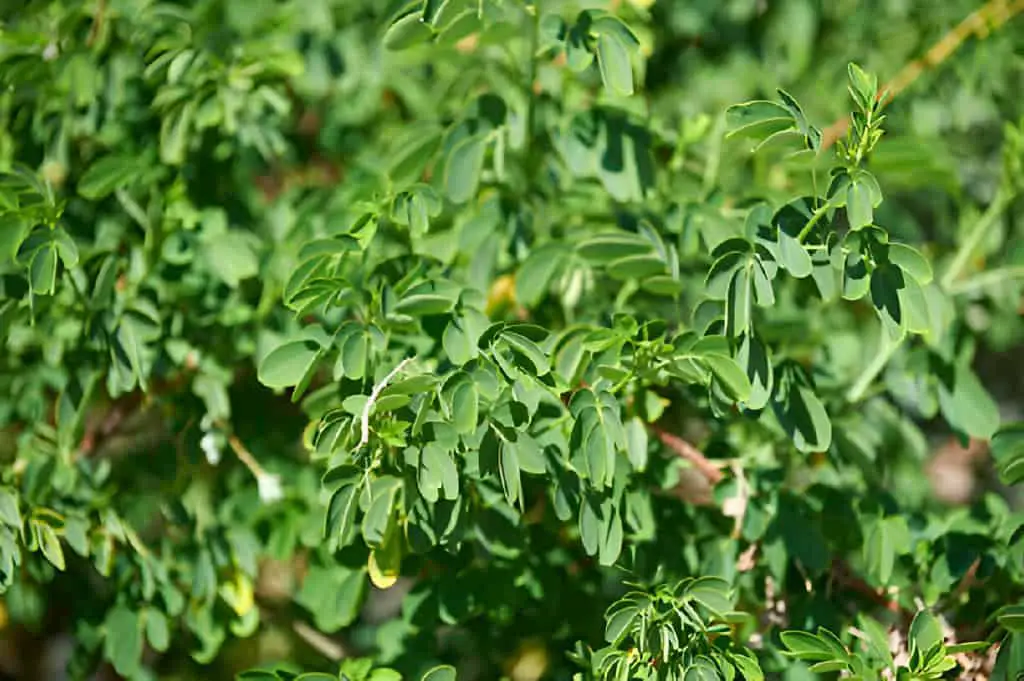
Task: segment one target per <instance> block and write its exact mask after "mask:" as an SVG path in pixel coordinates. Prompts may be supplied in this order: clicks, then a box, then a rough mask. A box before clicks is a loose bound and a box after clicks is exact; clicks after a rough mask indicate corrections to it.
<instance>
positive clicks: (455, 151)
mask: <svg viewBox="0 0 1024 681" xmlns="http://www.w3.org/2000/svg"><path fill="white" fill-rule="evenodd" d="M486 151H487V137H486V136H485V135H483V134H478V135H471V136H470V137H467V138H465V139H461V140H459V141H458V142H456V143H455V146H453V147H452V150H451V152H449V154H448V162H447V164H446V165H445V169H444V185H445V191H446V192H447V193H448V198H449V199H451V201H452V203H465V202H466V201H469V200H470V199H471V198H473V197H474V196H476V192H477V187H478V186H479V185H480V174H481V173H482V172H483V167H484V154H485V153H486Z"/></svg>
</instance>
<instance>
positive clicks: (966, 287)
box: [947, 266, 1024, 296]
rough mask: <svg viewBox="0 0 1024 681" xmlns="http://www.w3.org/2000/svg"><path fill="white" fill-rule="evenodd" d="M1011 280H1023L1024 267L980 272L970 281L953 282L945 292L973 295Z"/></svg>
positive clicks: (956, 294) (957, 294)
mask: <svg viewBox="0 0 1024 681" xmlns="http://www.w3.org/2000/svg"><path fill="white" fill-rule="evenodd" d="M1011 279H1024V266H1018V267H1000V268H999V269H995V270H989V271H988V272H980V273H979V274H976V275H975V276H973V277H971V278H970V279H965V280H964V281H960V282H953V283H952V284H950V285H949V288H948V289H947V290H948V292H949V293H950V294H951V295H955V296H960V295H963V294H965V293H973V292H975V291H978V290H980V289H983V288H985V287H987V286H992V285H993V284H1001V283H1002V282H1004V281H1009V280H1011Z"/></svg>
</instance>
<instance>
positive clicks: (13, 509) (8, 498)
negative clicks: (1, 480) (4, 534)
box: [0, 487, 22, 532]
mask: <svg viewBox="0 0 1024 681" xmlns="http://www.w3.org/2000/svg"><path fill="white" fill-rule="evenodd" d="M0 522H3V523H4V524H6V525H7V526H8V527H11V528H14V529H16V530H18V531H19V532H20V531H21V522H22V521H21V510H20V509H19V508H18V493H17V492H15V491H14V490H13V489H11V488H9V487H0Z"/></svg>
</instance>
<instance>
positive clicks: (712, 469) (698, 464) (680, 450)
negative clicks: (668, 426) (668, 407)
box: [648, 425, 725, 485]
mask: <svg viewBox="0 0 1024 681" xmlns="http://www.w3.org/2000/svg"><path fill="white" fill-rule="evenodd" d="M648 427H649V428H650V429H651V430H652V431H653V432H654V434H655V435H657V436H658V439H659V440H661V441H662V443H663V444H664V445H665V446H666V447H668V448H669V449H671V450H672V451H673V452H675V453H676V454H677V455H679V456H680V457H682V458H684V459H686V460H687V461H689V462H690V463H692V464H693V466H694V468H696V469H697V470H698V471H700V473H701V475H703V476H704V477H705V478H707V481H708V482H710V483H711V484H712V485H716V484H718V483H719V482H721V481H722V478H723V477H725V476H724V475H723V474H722V471H721V470H719V468H718V466H716V465H715V464H713V463H711V461H709V460H708V458H707V457H706V456H704V454H703V453H702V452H701V451H700V450H699V449H697V448H696V447H694V446H693V445H691V444H690V443H689V442H687V441H686V440H684V439H683V438H681V437H679V436H678V435H673V434H672V433H670V432H668V431H667V430H664V429H663V428H661V427H660V426H655V425H648Z"/></svg>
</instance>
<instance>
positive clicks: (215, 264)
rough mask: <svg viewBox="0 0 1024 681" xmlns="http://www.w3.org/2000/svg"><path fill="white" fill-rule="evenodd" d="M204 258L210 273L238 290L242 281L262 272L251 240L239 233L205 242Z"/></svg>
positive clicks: (224, 234)
mask: <svg viewBox="0 0 1024 681" xmlns="http://www.w3.org/2000/svg"><path fill="white" fill-rule="evenodd" d="M204 256H205V258H206V261H207V264H208V266H209V268H210V271H211V272H213V273H214V274H215V275H216V276H217V277H218V278H219V279H220V280H221V281H223V282H224V283H225V284H227V285H228V286H230V287H231V288H237V287H238V284H239V283H240V282H241V281H242V280H244V279H249V278H251V277H255V276H256V275H257V274H259V271H260V268H259V260H258V259H257V257H256V252H255V251H254V250H253V247H252V244H251V242H250V240H249V239H248V238H246V235H245V234H243V233H241V232H238V231H234V230H231V231H227V232H224V233H223V234H219V235H217V236H215V237H212V238H210V239H207V240H205V250H204Z"/></svg>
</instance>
